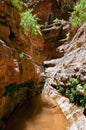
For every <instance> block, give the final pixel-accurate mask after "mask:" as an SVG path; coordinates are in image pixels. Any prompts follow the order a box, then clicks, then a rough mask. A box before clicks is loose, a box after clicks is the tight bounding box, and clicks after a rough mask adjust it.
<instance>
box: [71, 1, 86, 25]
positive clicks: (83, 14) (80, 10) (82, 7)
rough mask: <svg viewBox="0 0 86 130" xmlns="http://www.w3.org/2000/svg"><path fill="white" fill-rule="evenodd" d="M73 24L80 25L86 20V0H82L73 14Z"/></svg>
mask: <svg viewBox="0 0 86 130" xmlns="http://www.w3.org/2000/svg"><path fill="white" fill-rule="evenodd" d="M70 19H71V20H72V25H73V26H74V27H78V26H80V25H82V24H83V23H85V22H86V0H81V2H80V3H79V4H77V5H76V6H75V8H74V11H73V12H72V14H71V18H70Z"/></svg>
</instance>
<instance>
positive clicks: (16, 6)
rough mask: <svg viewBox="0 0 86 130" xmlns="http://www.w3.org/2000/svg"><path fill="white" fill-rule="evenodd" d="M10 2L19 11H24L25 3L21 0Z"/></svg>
mask: <svg viewBox="0 0 86 130" xmlns="http://www.w3.org/2000/svg"><path fill="white" fill-rule="evenodd" d="M10 2H11V3H12V4H13V5H14V6H15V8H16V9H17V10H19V11H21V10H22V5H23V2H22V1H21V0H10Z"/></svg>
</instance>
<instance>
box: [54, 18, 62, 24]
mask: <svg viewBox="0 0 86 130" xmlns="http://www.w3.org/2000/svg"><path fill="white" fill-rule="evenodd" d="M53 22H54V23H61V20H60V19H58V18H56V19H54V20H53Z"/></svg>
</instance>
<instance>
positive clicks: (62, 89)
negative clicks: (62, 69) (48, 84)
mask: <svg viewBox="0 0 86 130" xmlns="http://www.w3.org/2000/svg"><path fill="white" fill-rule="evenodd" d="M59 91H60V92H61V93H62V94H64V93H65V88H64V87H62V86H60V87H59Z"/></svg>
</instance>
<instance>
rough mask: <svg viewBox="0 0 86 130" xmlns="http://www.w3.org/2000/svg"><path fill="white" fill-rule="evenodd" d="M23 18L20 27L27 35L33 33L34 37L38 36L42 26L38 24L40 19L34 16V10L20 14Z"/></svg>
mask: <svg viewBox="0 0 86 130" xmlns="http://www.w3.org/2000/svg"><path fill="white" fill-rule="evenodd" d="M20 16H21V23H20V27H21V28H22V29H23V30H24V32H25V34H26V35H27V34H28V33H29V32H31V33H32V34H33V35H37V34H38V33H39V34H41V32H40V25H39V24H38V22H37V20H38V18H37V17H36V15H33V14H32V10H30V9H29V10H27V11H25V12H23V13H21V14H20Z"/></svg>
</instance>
